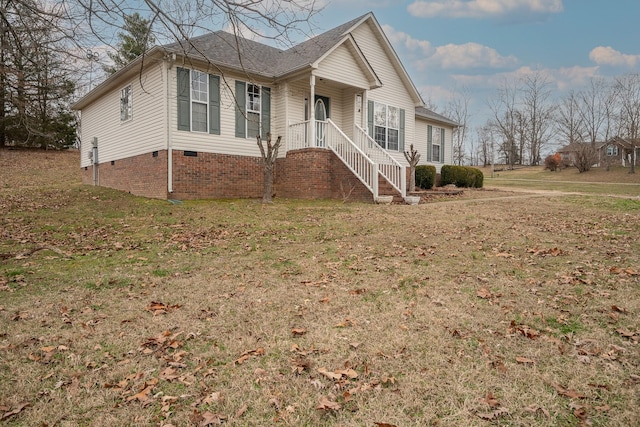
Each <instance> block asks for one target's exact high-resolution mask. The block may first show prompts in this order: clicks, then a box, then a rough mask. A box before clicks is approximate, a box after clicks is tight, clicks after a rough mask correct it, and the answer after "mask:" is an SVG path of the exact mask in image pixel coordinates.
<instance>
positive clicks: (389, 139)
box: [373, 102, 400, 151]
mask: <svg viewBox="0 0 640 427" xmlns="http://www.w3.org/2000/svg"><path fill="white" fill-rule="evenodd" d="M373 108H374V112H373V116H374V118H373V123H374V127H373V139H374V140H375V141H376V142H377V143H378V145H380V146H381V147H382V148H386V149H387V150H395V151H397V150H398V146H399V144H398V142H399V133H400V110H399V108H398V107H392V106H390V105H385V104H381V103H379V102H375V103H374V107H373Z"/></svg>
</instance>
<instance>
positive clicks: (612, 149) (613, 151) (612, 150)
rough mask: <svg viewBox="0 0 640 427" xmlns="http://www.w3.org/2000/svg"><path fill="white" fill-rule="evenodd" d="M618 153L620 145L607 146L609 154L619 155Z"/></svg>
mask: <svg viewBox="0 0 640 427" xmlns="http://www.w3.org/2000/svg"><path fill="white" fill-rule="evenodd" d="M617 155H618V146H617V145H608V146H607V156H617Z"/></svg>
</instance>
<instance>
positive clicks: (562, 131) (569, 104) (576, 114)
mask: <svg viewBox="0 0 640 427" xmlns="http://www.w3.org/2000/svg"><path fill="white" fill-rule="evenodd" d="M579 99H580V98H579V97H578V96H577V95H576V93H575V92H574V91H570V92H569V93H568V95H567V96H566V97H565V98H564V99H562V101H561V102H560V104H559V105H558V110H557V114H556V116H555V119H556V121H555V123H556V132H557V133H558V134H559V135H560V138H561V139H562V140H564V141H566V142H567V144H569V145H573V144H577V143H580V142H582V141H583V140H584V136H583V131H584V127H585V126H584V119H583V118H582V115H581V111H580V106H579V105H578V103H579Z"/></svg>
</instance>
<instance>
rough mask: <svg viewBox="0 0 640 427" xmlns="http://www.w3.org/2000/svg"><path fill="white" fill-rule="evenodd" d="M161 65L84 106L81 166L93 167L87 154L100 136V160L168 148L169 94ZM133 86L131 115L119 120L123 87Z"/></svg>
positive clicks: (121, 157) (109, 159)
mask: <svg viewBox="0 0 640 427" xmlns="http://www.w3.org/2000/svg"><path fill="white" fill-rule="evenodd" d="M162 68H163V67H162V64H156V65H153V66H151V67H150V68H149V69H148V70H147V71H145V72H144V74H143V75H142V77H140V75H139V74H136V75H135V77H132V78H131V79H130V80H128V81H125V82H123V83H121V84H119V85H117V86H115V85H114V87H113V89H112V90H111V91H110V92H109V93H107V94H106V95H104V96H102V97H100V98H99V99H98V100H96V101H95V102H93V103H91V104H89V105H88V106H86V107H85V108H83V109H82V113H81V125H82V127H81V141H82V146H81V160H80V165H81V166H83V167H84V166H90V165H91V160H90V159H89V156H88V153H89V152H90V151H91V147H92V141H93V138H94V137H97V138H98V160H99V162H100V163H105V162H110V161H113V160H118V159H123V158H127V157H132V156H137V155H140V154H144V153H150V152H153V151H157V150H162V149H164V148H166V145H167V143H166V140H167V138H166V131H167V127H166V123H165V117H166V105H167V102H166V96H165V87H166V85H165V80H164V76H163V71H162ZM129 84H130V85H131V89H132V92H133V96H132V118H131V119H130V120H127V121H121V120H120V90H121V89H123V88H124V87H126V86H127V85H129Z"/></svg>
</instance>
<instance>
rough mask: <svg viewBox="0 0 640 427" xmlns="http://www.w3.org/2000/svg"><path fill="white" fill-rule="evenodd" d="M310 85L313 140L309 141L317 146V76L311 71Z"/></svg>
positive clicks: (310, 133)
mask: <svg viewBox="0 0 640 427" xmlns="http://www.w3.org/2000/svg"><path fill="white" fill-rule="evenodd" d="M309 85H310V86H311V93H310V95H309V126H311V130H310V132H309V137H310V138H311V141H309V146H310V147H315V146H316V76H314V75H313V72H312V73H311V78H310V79H309Z"/></svg>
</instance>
